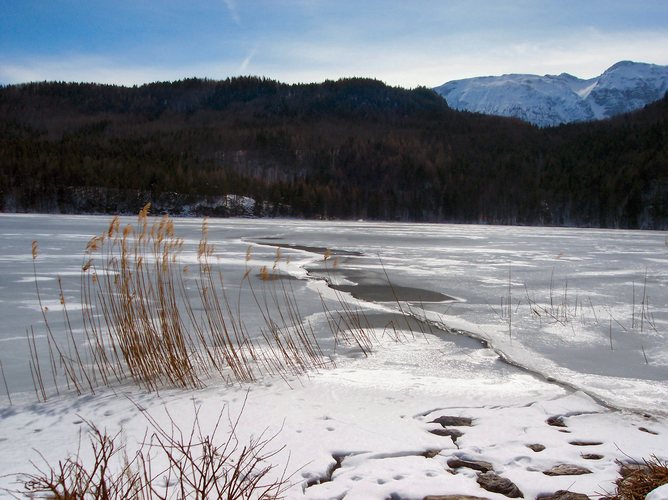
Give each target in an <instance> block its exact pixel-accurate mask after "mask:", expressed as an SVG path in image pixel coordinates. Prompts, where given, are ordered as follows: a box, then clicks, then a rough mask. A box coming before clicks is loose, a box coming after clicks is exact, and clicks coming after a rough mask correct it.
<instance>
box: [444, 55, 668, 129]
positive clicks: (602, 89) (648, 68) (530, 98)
mask: <svg viewBox="0 0 668 500" xmlns="http://www.w3.org/2000/svg"><path fill="white" fill-rule="evenodd" d="M434 90H435V91H436V92H438V93H439V94H440V95H442V96H443V97H444V98H445V99H446V101H447V102H448V104H449V105H450V106H451V107H452V108H455V109H459V110H466V111H473V112H477V113H484V114H490V115H499V116H509V117H515V118H519V119H521V120H524V121H527V122H530V123H533V124H535V125H538V126H541V127H550V126H555V125H560V124H562V123H571V122H582V121H589V120H601V119H605V118H610V117H612V116H615V115H618V114H621V113H626V112H629V111H633V110H636V109H639V108H642V107H643V106H645V105H647V104H649V103H650V102H653V101H656V100H658V99H661V98H662V97H663V96H664V94H665V93H666V92H667V91H668V66H657V65H654V64H645V63H635V62H630V61H622V62H619V63H617V64H615V65H614V66H612V67H610V68H609V69H607V70H606V71H605V72H604V73H603V74H601V75H600V76H597V77H595V78H591V79H588V80H583V79H581V78H577V77H575V76H573V75H569V74H567V73H562V74H561V75H545V76H537V75H518V74H513V75H502V76H487V77H480V78H468V79H465V80H455V81H452V82H448V83H445V84H443V85H441V86H440V87H436V88H435V89H434Z"/></svg>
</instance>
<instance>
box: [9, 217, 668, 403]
mask: <svg viewBox="0 0 668 500" xmlns="http://www.w3.org/2000/svg"><path fill="white" fill-rule="evenodd" d="M110 219H111V218H110V217H107V216H56V215H0V266H1V269H2V272H1V273H0V317H2V323H1V324H0V346H1V347H0V360H2V365H3V369H4V372H5V376H6V379H7V384H8V386H9V390H10V391H11V392H12V393H15V394H17V396H16V397H20V396H18V395H19V394H25V393H29V392H31V391H32V390H33V384H32V381H31V378H30V371H29V369H28V362H29V358H30V356H29V352H28V348H27V340H26V330H27V328H29V327H30V326H33V327H34V331H35V335H36V337H37V338H38V339H39V338H40V337H42V338H43V337H44V336H45V331H44V325H43V319H42V313H41V311H40V307H39V304H38V302H37V297H36V290H35V284H37V285H38V286H39V289H40V293H41V297H42V300H43V306H46V307H47V308H48V312H47V313H46V314H47V317H48V318H49V323H51V326H52V328H53V329H54V335H56V336H58V335H61V334H62V332H61V330H62V328H63V315H62V307H60V303H59V292H58V281H57V278H58V277H60V278H61V280H62V284H63V289H64V295H65V298H66V303H67V304H68V312H69V314H70V316H71V318H72V319H71V320H72V321H73V322H74V323H75V325H74V328H75V330H76V328H77V321H78V322H79V327H80V323H81V319H80V315H81V312H80V310H81V297H80V286H81V285H80V275H81V266H82V263H83V249H84V247H85V245H86V242H87V241H88V240H89V239H90V238H91V236H93V235H96V234H100V233H102V232H104V231H105V230H106V228H107V226H108V224H109V221H110ZM123 222H124V223H125V222H134V218H124V219H123ZM201 223H202V221H201V220H198V219H178V220H176V221H175V226H176V233H177V235H178V236H181V237H183V238H184V240H185V243H184V251H183V254H182V264H183V265H187V264H188V263H189V262H190V263H194V262H195V261H196V252H197V242H198V241H199V239H200V227H201ZM208 225H209V242H210V243H212V244H213V245H214V247H215V252H214V259H212V263H213V264H214V266H217V268H220V270H222V272H223V274H224V275H225V283H226V287H228V289H229V290H230V291H232V290H234V291H235V292H237V291H239V283H240V282H241V280H242V277H243V273H244V272H245V269H246V266H248V265H250V266H251V267H252V268H253V269H254V272H253V276H255V271H256V270H259V269H260V268H261V267H262V266H269V267H271V266H272V264H273V263H274V262H275V260H276V258H275V255H276V248H277V247H280V248H281V257H280V263H279V265H280V267H281V269H282V271H283V272H284V273H286V274H289V275H291V276H293V277H294V278H295V279H293V280H290V283H291V285H290V286H291V289H292V290H293V291H294V294H295V296H296V297H297V298H298V300H299V304H300V313H301V314H302V316H303V318H308V319H309V321H310V322H311V323H312V324H314V325H315V331H316V332H320V331H321V330H320V329H319V328H318V324H319V322H320V323H324V322H325V321H326V319H325V318H324V317H323V314H322V305H321V299H320V296H321V295H322V294H324V295H325V297H327V298H328V299H333V297H334V295H333V293H334V290H332V289H331V288H328V287H327V286H326V285H325V282H328V283H329V284H330V285H332V286H334V287H337V288H338V290H340V292H339V297H344V298H345V300H346V301H349V302H350V303H351V304H354V305H355V307H358V308H361V309H363V310H365V311H367V312H368V314H370V315H371V316H373V315H379V314H381V315H382V314H387V313H392V312H393V311H394V312H396V311H397V310H399V309H403V311H404V312H405V313H408V314H410V315H411V316H414V317H416V318H418V319H420V320H424V324H425V325H427V326H425V328H429V326H430V325H431V326H432V327H436V326H440V327H441V328H442V329H443V330H448V329H456V330H459V331H465V332H468V333H470V334H472V335H474V336H475V337H476V338H479V339H482V340H484V341H486V342H488V343H489V345H490V346H491V347H492V348H493V349H494V350H496V352H497V353H499V354H500V355H501V356H502V357H504V358H506V359H507V360H509V361H511V362H512V363H514V364H517V365H520V366H522V367H526V368H528V369H529V370H531V371H533V372H537V373H540V374H543V375H544V376H545V377H552V378H554V379H556V380H557V381H559V382H563V383H564V384H567V385H570V386H572V387H576V388H580V389H583V390H585V391H586V392H587V393H589V394H590V395H592V396H594V397H596V398H598V399H600V400H602V401H604V402H607V403H609V404H611V405H613V406H615V407H621V408H629V409H635V410H640V411H653V412H662V411H663V409H664V407H665V402H666V400H668V342H667V340H668V267H667V266H666V264H667V263H668V240H667V236H668V235H667V234H666V233H664V232H640V231H614V230H592V229H561V228H531V227H497V226H476V225H428V224H394V223H368V222H317V221H295V220H248V219H210V220H209V221H208ZM33 240H37V242H38V244H39V253H38V257H37V259H36V261H35V264H36V266H37V271H36V281H35V277H34V275H33V259H32V256H31V244H32V241H33ZM249 245H250V246H252V258H251V260H250V261H249V262H247V261H246V255H247V250H248V247H249ZM325 249H329V250H330V251H331V253H332V257H331V258H330V260H329V261H328V263H323V253H324V252H325ZM333 259H336V264H335V265H334V266H332V265H331V263H332V262H333ZM325 264H327V265H325ZM388 278H389V280H390V282H391V284H392V288H393V290H394V292H393V293H390V294H389V295H388V290H392V289H391V288H388ZM246 292H247V291H243V290H242V293H241V294H240V295H239V300H240V301H241V307H242V308H246V309H245V310H244V314H245V321H246V323H247V325H248V328H249V330H250V331H251V332H252V331H253V327H254V326H256V323H255V321H256V320H257V318H255V319H254V318H253V309H252V307H248V304H246V302H247V301H248V297H247V296H246V295H245V293H246ZM393 295H395V296H396V297H395V296H393ZM395 299H399V300H395ZM337 300H338V299H337ZM77 308H78V309H77ZM258 325H259V323H258ZM59 329H60V330H59ZM59 332H61V333H59ZM258 335H259V334H258ZM443 335H445V334H443ZM443 335H442V337H443ZM443 338H445V337H443ZM2 392H4V389H3V390H2Z"/></svg>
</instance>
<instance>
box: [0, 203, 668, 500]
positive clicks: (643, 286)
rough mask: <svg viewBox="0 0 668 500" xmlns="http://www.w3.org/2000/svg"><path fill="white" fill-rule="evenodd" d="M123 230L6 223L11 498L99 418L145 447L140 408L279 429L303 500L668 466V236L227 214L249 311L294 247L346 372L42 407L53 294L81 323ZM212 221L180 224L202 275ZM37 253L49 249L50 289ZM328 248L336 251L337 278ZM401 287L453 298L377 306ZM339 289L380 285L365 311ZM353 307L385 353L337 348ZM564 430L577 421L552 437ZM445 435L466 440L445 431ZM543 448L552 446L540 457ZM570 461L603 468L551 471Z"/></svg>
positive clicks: (219, 228) (2, 441)
mask: <svg viewBox="0 0 668 500" xmlns="http://www.w3.org/2000/svg"><path fill="white" fill-rule="evenodd" d="M127 220H128V221H132V219H131V218H129V219H127ZM108 222H109V218H107V217H93V216H86V217H84V216H77V217H74V216H33V215H24V216H9V215H0V266H1V267H2V273H1V274H0V317H2V318H3V321H2V323H1V324H0V346H1V347H0V360H1V361H2V366H3V370H4V372H5V375H6V378H7V383H8V386H9V389H10V391H11V392H12V402H13V404H12V405H11V406H10V405H9V404H8V400H7V398H6V397H4V399H3V409H2V410H0V422H1V423H0V476H2V477H0V487H4V488H16V487H17V485H16V483H15V481H16V473H18V472H31V471H32V469H31V466H30V461H31V460H32V461H35V462H37V463H39V462H40V460H41V459H40V456H39V454H38V452H39V453H41V454H42V455H43V456H44V458H46V459H47V460H48V461H49V462H51V463H55V462H57V460H59V459H63V458H65V457H66V455H67V453H68V452H69V453H73V452H76V450H77V447H78V444H79V441H80V440H81V442H82V443H85V442H86V438H85V435H84V437H83V438H82V439H80V435H81V433H82V432H84V433H85V424H84V422H85V421H88V422H92V423H94V424H95V425H97V426H98V427H99V428H103V429H107V430H108V431H109V432H110V433H111V434H115V433H116V432H118V431H120V432H121V433H122V436H123V439H124V441H125V442H126V443H127V447H128V449H129V450H132V449H134V448H136V447H137V446H139V443H140V442H141V441H142V440H143V439H144V436H145V433H146V430H147V427H148V421H147V419H146V416H145V414H144V412H141V411H139V410H138V409H137V408H138V406H140V407H141V408H143V409H145V411H146V412H147V413H148V414H150V415H151V416H152V417H153V418H155V419H156V420H157V421H158V422H162V423H167V422H168V421H169V420H168V418H169V417H168V416H169V415H172V416H174V415H178V416H179V422H180V423H182V425H183V427H184V428H185V429H187V428H188V425H189V419H192V418H193V415H194V408H199V409H200V419H201V423H202V425H203V427H204V428H206V426H207V425H210V426H213V425H214V424H215V421H216V420H217V418H218V415H219V414H220V412H221V411H225V412H229V414H230V415H232V416H235V415H239V414H241V421H240V425H239V426H238V428H237V432H238V434H239V437H240V439H241V441H242V442H243V441H244V440H245V439H247V438H248V437H250V436H252V435H256V436H257V435H258V434H259V433H261V432H262V431H264V430H267V431H268V434H269V435H273V434H274V433H275V434H276V438H275V439H274V441H273V442H272V445H275V446H276V449H280V448H281V447H282V446H285V448H283V449H282V451H280V452H279V454H278V455H276V456H275V457H273V460H274V461H275V462H276V464H277V465H278V469H277V470H279V471H281V470H283V469H282V468H283V466H285V465H286V464H287V471H288V472H289V473H294V475H293V476H292V477H291V478H290V481H291V484H292V486H291V488H290V489H289V490H288V492H287V493H286V495H287V497H288V498H310V499H328V498H343V497H344V496H345V498H351V499H352V498H360V499H373V498H379V499H380V498H423V497H424V496H426V495H445V494H468V495H476V496H482V497H487V498H505V497H504V496H503V495H500V494H497V493H491V492H489V491H485V490H483V489H481V487H480V486H479V485H478V483H477V482H476V479H477V471H475V470H473V469H470V468H466V467H464V468H456V469H455V468H453V467H452V466H450V465H448V461H452V460H453V459H455V458H458V459H462V460H469V461H470V460H477V461H484V462H489V463H490V464H491V465H492V466H493V469H494V471H495V472H496V473H497V474H499V475H500V476H502V477H505V478H508V479H510V480H511V481H513V482H514V483H515V484H516V485H517V486H518V487H519V489H520V490H522V492H523V493H524V496H525V498H534V497H536V496H538V495H540V494H546V493H552V492H555V491H557V490H560V489H561V490H564V489H568V490H570V491H575V492H580V493H585V494H588V495H596V494H603V493H605V492H606V491H612V489H613V482H614V480H615V479H616V478H617V477H618V466H617V464H616V460H620V461H629V460H631V459H633V460H641V459H642V458H643V457H645V458H646V457H649V456H651V455H656V456H657V457H659V458H663V459H666V458H668V451H667V450H668V438H667V437H666V436H668V421H667V420H666V418H667V414H666V410H665V408H666V401H667V400H668V382H667V380H668V344H667V343H666V340H667V336H668V329H667V327H668V300H667V299H668V291H667V288H666V286H667V285H668V271H666V270H665V260H666V259H668V244H667V239H666V238H667V234H666V233H662V232H640V231H604V230H578V229H552V228H522V227H493V226H473V225H472V226H456V225H421V224H390V223H364V222H359V223H350V222H345V223H339V222H304V221H294V220H290V221H287V220H286V221H284V220H234V219H226V220H215V219H212V220H209V240H210V242H211V243H213V244H214V245H215V248H216V251H215V254H214V257H215V258H214V259H213V260H212V262H214V265H217V266H220V268H221V269H222V270H223V272H224V275H225V278H226V279H225V283H226V286H228V287H230V290H235V293H236V292H240V293H241V301H242V303H243V304H242V305H243V306H244V307H246V305H247V304H245V303H244V295H243V293H245V292H244V290H240V289H239V287H238V283H239V282H240V281H241V276H243V273H244V269H245V266H246V261H245V256H246V249H247V247H248V245H249V244H251V245H252V246H253V252H252V260H251V265H252V266H254V268H256V269H259V268H260V267H261V266H263V265H267V266H271V265H272V264H273V263H274V260H275V252H276V245H277V244H280V245H281V246H282V248H281V253H282V257H281V259H282V260H281V263H280V266H281V269H282V271H283V272H285V273H288V274H290V275H292V276H294V278H295V279H293V280H291V281H290V286H291V289H292V290H293V293H294V294H295V296H296V297H297V298H298V300H299V304H300V312H301V314H302V316H303V317H304V319H305V321H307V322H309V324H310V325H311V326H312V327H313V328H314V331H316V332H317V333H318V335H322V336H323V337H322V342H323V346H326V347H327V348H328V349H330V350H329V351H328V354H329V355H330V356H331V357H332V359H333V360H334V361H335V364H336V367H334V368H332V369H323V370H320V371H319V372H316V373H311V374H310V375H309V376H304V377H301V378H295V377H288V378H287V380H283V379H281V378H276V379H272V378H266V379H264V380H263V381H262V382H260V383H257V384H249V385H243V384H242V385H233V386H231V385H228V384H224V383H223V382H222V381H220V380H215V379H213V380H209V381H207V387H206V388H203V389H199V390H189V391H183V390H177V389H165V390H162V391H160V393H159V394H151V393H146V392H144V391H142V390H140V389H138V388H136V387H133V386H130V385H125V386H119V387H114V388H113V389H112V388H109V389H101V390H99V391H97V392H96V394H95V395H85V396H80V397H76V396H75V395H72V394H61V395H60V396H54V397H53V398H51V399H50V400H49V401H48V402H46V403H36V402H34V392H32V389H33V387H32V382H31V380H30V374H29V371H28V369H27V363H28V358H29V354H28V349H27V347H26V337H25V331H26V328H27V327H29V326H30V325H34V328H35V333H36V335H37V337H39V336H40V335H43V333H44V332H43V324H42V321H43V320H42V315H41V312H40V309H39V306H38V305H37V300H36V297H35V285H36V284H37V285H38V286H39V288H40V293H41V294H42V297H43V300H44V303H45V304H48V307H49V311H48V313H47V315H48V317H49V320H50V322H51V323H52V326H53V325H57V324H58V323H59V319H60V317H61V315H62V311H59V307H58V306H59V301H58V300H57V298H58V292H57V286H58V285H57V277H58V276H60V277H61V280H62V284H63V289H64V294H65V296H66V298H67V303H68V304H72V307H70V306H69V305H68V309H71V313H72V315H76V313H77V311H76V309H75V306H76V305H77V304H78V305H79V306H80V297H79V295H78V294H79V287H80V281H79V277H78V276H79V269H80V267H81V263H82V252H83V247H84V245H85V243H86V241H87V240H88V239H89V237H90V236H92V235H94V234H98V233H100V232H102V231H104V230H105V229H106V227H107V224H108ZM200 224H201V221H200V220H196V219H182V220H177V221H176V231H177V233H178V235H180V236H183V237H184V238H185V241H186V245H185V251H184V255H183V261H184V262H195V261H196V258H195V253H196V244H197V241H198V240H199V227H200ZM32 240H37V241H38V242H39V244H40V249H39V256H38V258H37V261H36V265H37V271H36V274H37V281H35V279H34V276H33V269H32V264H33V262H32V257H31V255H30V249H31V242H32ZM288 245H293V248H290V247H289V246H288ZM324 248H329V249H331V250H332V257H331V258H330V260H329V261H328V263H327V264H326V263H324V262H323V256H322V251H321V250H322V249H324ZM288 257H289V262H288ZM332 259H336V262H337V265H336V268H334V267H332V266H331V264H330V263H331V261H332ZM388 277H389V279H390V280H391V282H392V284H393V285H394V286H395V287H396V289H397V294H398V295H399V298H400V299H401V296H400V295H401V293H402V290H408V291H411V290H412V291H415V290H416V289H420V290H426V291H430V292H438V293H440V294H443V295H444V296H447V297H449V298H450V299H448V300H444V301H419V300H417V301H414V302H409V301H406V302H399V303H398V302H397V301H396V300H394V299H391V298H390V299H388V300H387V301H384V300H382V297H381V298H380V299H378V297H379V296H378V295H376V296H375V297H376V301H375V302H370V301H367V300H365V298H364V297H365V287H366V291H369V290H373V291H374V292H375V293H378V290H379V288H377V287H380V286H382V285H387V279H388ZM327 282H329V283H331V284H334V285H344V286H351V285H355V286H358V287H360V288H359V292H360V293H358V294H356V296H357V297H358V298H357V299H355V298H353V297H352V296H350V295H348V294H347V293H337V292H335V291H334V290H332V289H331V288H329V287H328V285H327ZM235 286H236V288H235ZM373 287H376V288H373ZM407 293H408V292H407ZM231 295H234V294H231ZM337 295H338V297H343V298H344V300H345V301H346V302H347V303H349V304H350V305H352V306H353V307H355V308H358V309H359V310H363V311H365V314H366V315H367V317H368V319H369V323H370V325H371V326H372V327H373V328H376V329H377V330H376V332H375V333H376V336H377V337H378V342H377V345H376V347H375V349H374V352H373V353H372V354H371V355H370V356H368V357H365V356H363V355H361V354H360V353H359V352H357V351H356V350H355V349H353V348H341V346H338V347H337V348H336V350H334V346H332V345H331V344H328V343H327V342H326V339H325V338H324V335H326V333H325V332H326V329H325V328H324V325H325V323H326V322H327V319H326V315H325V314H323V312H322V304H321V302H320V297H321V296H322V297H324V300H326V301H328V303H329V304H330V307H337V305H338V306H340V304H339V302H338V300H339V298H337ZM381 295H382V294H381ZM411 300H413V299H411ZM47 301H48V302H47ZM400 308H401V309H402V310H403V312H404V314H408V315H411V316H413V317H415V318H417V319H420V320H424V323H421V324H422V325H425V326H424V330H425V331H424V333H421V332H417V330H416V329H415V328H413V332H412V333H410V334H407V335H406V336H405V337H404V338H403V339H402V340H401V341H400V342H395V341H393V340H392V339H391V338H390V337H391V335H390V334H389V332H388V329H387V328H384V327H383V325H384V324H385V323H387V318H393V317H396V314H397V311H398V310H399V309H400ZM245 314H247V318H246V321H247V325H248V326H249V330H251V331H252V329H253V327H254V326H255V327H257V328H259V327H260V322H259V320H257V323H254V320H253V311H252V307H247V310H245ZM397 324H399V323H397ZM399 326H401V325H399ZM76 327H77V326H76V325H75V329H76ZM439 327H440V329H439ZM430 328H431V330H430ZM452 329H454V333H446V330H452ZM463 332H468V334H470V335H472V336H473V337H474V338H471V337H470V336H467V335H465V334H464V333H463ZM57 334H58V333H57V331H56V335H57ZM258 335H259V334H258ZM0 392H2V391H1V390H0ZM242 408H243V412H242ZM441 416H458V417H468V418H470V419H471V425H470V426H468V425H466V426H445V427H444V426H442V425H441V424H439V423H434V422H433V421H434V420H437V419H438V417H441ZM551 417H561V420H562V422H563V425H564V426H565V427H557V426H554V425H550V424H549V423H548V419H550V418H551ZM446 427H447V429H446ZM444 429H446V430H453V429H454V430H458V431H459V432H461V435H460V436H459V437H457V438H456V439H453V438H452V437H450V436H444V435H439V434H437V433H433V432H430V431H437V432H438V431H442V430H444ZM441 434H442V432H441ZM534 444H540V445H542V446H544V447H545V449H544V450H542V451H533V450H532V449H531V448H529V447H528V445H534ZM562 463H567V464H571V465H578V466H581V467H586V468H587V469H588V470H589V471H590V473H587V474H582V475H576V476H548V475H546V474H544V472H545V471H548V470H549V469H551V468H552V467H553V466H555V465H558V464H562ZM455 472H456V473H455Z"/></svg>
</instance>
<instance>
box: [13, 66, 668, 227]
mask: <svg viewBox="0 0 668 500" xmlns="http://www.w3.org/2000/svg"><path fill="white" fill-rule="evenodd" d="M667 116H668V98H664V99H663V100H661V101H658V102H657V103H654V104H652V105H650V106H648V107H646V108H645V109H643V110H641V111H638V112H635V113H632V114H629V115H623V116H620V117H617V118H614V119H611V120H607V121H602V122H591V123H582V124H571V125H565V126H561V127H555V128H546V129H539V128H536V127H534V126H531V125H528V124H526V123H523V122H521V121H518V120H515V119H508V118H499V117H490V116H484V115H479V114H473V113H468V112H460V111H456V110H452V109H450V108H449V107H448V105H447V103H446V102H445V100H443V98H441V97H440V96H439V95H437V94H436V93H435V92H433V91H431V90H429V89H426V88H417V89H413V90H407V89H401V88H395V87H390V86H387V85H384V84H383V83H381V82H378V81H376V80H369V79H356V78H353V79H344V80H339V81H327V82H324V83H322V84H298V85H287V84H282V83H279V82H276V81H273V80H269V79H264V78H254V77H243V78H232V79H227V80H224V81H214V80H206V79H188V80H183V81H179V82H171V83H170V82H164V83H153V84H150V85H143V86H136V87H131V88H129V87H120V86H113V85H98V84H72V83H58V82H43V83H30V84H24V85H11V86H4V87H2V88H0V209H1V210H3V211H45V212H53V211H60V212H81V211H86V212H104V213H109V212H113V213H119V212H120V213H125V212H134V211H136V210H137V208H138V207H141V206H142V204H143V203H145V202H146V201H149V200H151V201H154V202H157V206H158V207H162V209H163V210H164V211H168V212H171V213H174V214H178V213H180V212H183V211H184V210H186V208H185V207H192V206H193V204H194V202H195V201H196V200H198V199H199V200H202V199H205V198H206V199H209V200H210V199H214V198H215V197H220V196H223V195H230V194H233V195H240V196H248V197H251V198H253V199H255V200H256V204H255V207H256V209H255V212H254V215H259V216H297V217H309V218H344V219H352V218H354V219H357V218H365V219H382V220H404V221H439V222H481V223H502V224H545V225H579V226H595V227H623V228H666V227H668V151H667V147H666V135H667V132H668V126H667V121H666V118H667ZM166 200H170V201H169V202H167V201H166ZM197 210H198V211H197V213H207V212H209V213H213V214H217V215H233V214H234V213H232V212H230V211H229V210H228V209H226V208H220V207H219V210H218V211H216V209H215V208H213V207H212V206H211V205H210V204H209V205H207V204H206V203H204V204H202V203H200V204H199V205H198V209H197Z"/></svg>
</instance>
